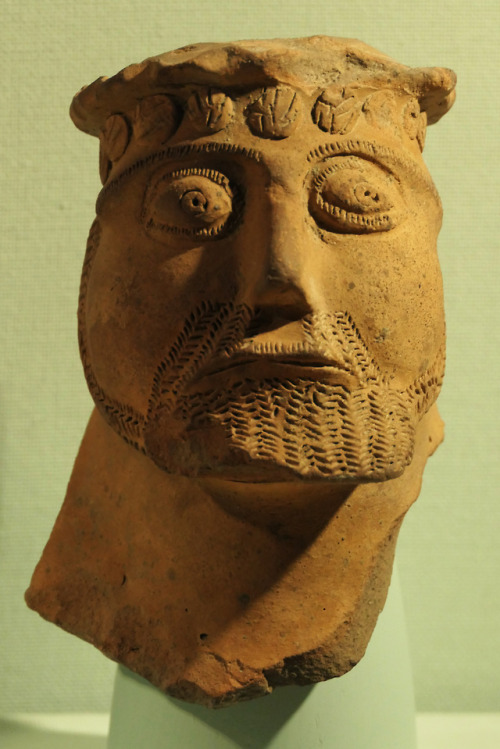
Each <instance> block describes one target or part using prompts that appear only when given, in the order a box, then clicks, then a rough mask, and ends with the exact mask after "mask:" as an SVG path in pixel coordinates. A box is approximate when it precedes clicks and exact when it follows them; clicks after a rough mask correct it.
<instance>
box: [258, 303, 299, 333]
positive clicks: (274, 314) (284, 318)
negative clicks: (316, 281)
mask: <svg viewBox="0 0 500 749" xmlns="http://www.w3.org/2000/svg"><path fill="white" fill-rule="evenodd" d="M310 313H311V309H310V307H309V305H269V306H261V307H255V309H254V313H253V315H252V318H251V320H250V322H249V324H248V326H247V329H246V336H248V337H249V338H253V337H255V336H256V335H259V334H260V333H266V332H267V331H270V330H276V329H277V328H281V327H282V326H283V325H287V324H288V323H290V322H294V321H295V320H302V319H303V318H304V317H305V316H306V315H308V314H310Z"/></svg>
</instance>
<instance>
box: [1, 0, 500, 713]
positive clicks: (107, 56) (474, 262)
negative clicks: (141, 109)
mask: <svg viewBox="0 0 500 749" xmlns="http://www.w3.org/2000/svg"><path fill="white" fill-rule="evenodd" d="M1 16H2V23H1V24H0V40H1V45H0V64H1V71H2V79H3V80H2V91H3V101H2V106H1V108H0V120H1V131H0V132H1V149H2V151H1V164H2V168H1V172H0V179H1V196H2V209H3V210H2V244H3V247H2V253H1V263H2V271H1V275H0V280H1V286H2V289H1V292H0V305H1V307H2V318H1V319H2V323H3V324H2V326H1V329H0V336H1V338H2V343H1V351H2V355H1V358H0V373H1V382H2V388H1V391H0V399H1V400H0V403H1V406H0V409H1V424H0V460H1V475H0V487H1V496H0V588H1V591H2V593H1V598H0V600H1V607H0V632H1V638H0V712H2V713H5V712H9V711H51V712H56V711H97V710H108V709H109V705H110V698H111V691H112V682H113V674H114V669H115V667H114V665H113V664H112V663H111V662H110V661H107V660H106V659H105V658H104V657H103V656H101V655H100V654H99V653H98V652H97V651H95V650H94V649H93V648H92V647H91V646H89V645H86V644H84V643H83V642H80V641H79V640H77V639H76V638H74V637H71V636H69V635H68V634H66V633H64V632H63V631H60V630H58V629H57V628H56V627H54V626H53V625H49V624H47V623H45V622H44V621H43V620H42V619H41V618H40V617H38V616H37V615H36V614H34V613H33V612H32V611H29V610H28V609H27V608H26V607H25V604H24V601H23V592H24V590H25V588H26V587H27V585H28V582H29V579H30V575H31V572H32V569H33V567H34V565H35V563H36V562H37V561H38V558H39V556H40V553H41V550H42V548H43V545H44V543H45V541H46V540H47V538H48V534H49V532H50V530H51V527H52V525H53V522H54V519H55V517H56V514H57V512H58V509H59V506H60V504H61V502H62V499H63V497H64V493H65V487H66V483H67V480H68V478H69V474H70V471H71V467H72V463H73V460H74V457H75V455H76V452H77V449H78V444H79V441H80V439H81V436H82V434H83V430H84V428H85V424H86V421H87V418H88V415H89V413H90V410H91V406H92V403H91V399H90V396H89V394H88V392H87V389H86V385H85V381H84V378H83V373H82V371H81V366H80V361H79V355H78V348H77V340H76V302H77V295H78V284H79V275H80V268H81V263H82V259H83V251H84V248H85V241H86V236H87V232H88V228H89V226H90V224H91V221H92V218H93V212H94V201H95V198H96V195H97V192H98V189H99V185H100V182H99V177H98V160H97V141H96V140H95V139H92V138H90V137H89V136H86V135H83V134H82V133H80V132H79V131H77V130H76V129H75V128H74V126H73V125H72V123H71V121H70V120H69V117H68V107H69V103H70V101H71V98H72V96H73V94H74V93H75V92H76V91H77V90H78V89H79V88H80V87H81V86H82V85H84V84H86V83H90V82H91V81H93V80H94V79H95V78H97V77H98V76H100V75H103V74H108V75H111V74H113V73H115V72H117V71H118V70H119V69H120V68H122V67H124V66H125V65H127V64H129V63H131V62H136V61H140V60H142V59H143V58H145V57H147V56H150V55H152V54H157V53H161V52H163V51H166V50H169V49H172V48H175V47H178V46H182V45H185V44H188V43H191V42H197V41H222V40H231V39H241V38H253V37H263V38H264V37H278V36H309V35H313V34H319V33H322V34H328V35H332V36H345V37H356V38H360V39H362V40H363V41H365V42H367V43H368V44H370V45H372V46H374V47H376V48H379V49H380V50H382V51H383V52H386V53H387V54H389V55H391V56H392V57H394V58H395V59H397V60H398V61H400V62H404V63H407V64H410V65H416V66H431V65H441V66H446V67H451V68H453V69H454V70H455V71H456V72H457V75H458V87H457V101H456V104H455V106H454V108H453V109H452V110H451V112H450V113H449V114H448V115H447V116H446V117H445V118H444V119H443V120H442V121H441V122H439V123H438V124H437V125H436V126H435V127H432V128H430V129H429V131H428V133H427V145H426V148H425V151H424V156H425V159H426V161H427V164H428V166H429V169H430V171H431V173H432V175H433V177H434V180H435V183H436V185H437V187H438V190H439V192H440V194H441V197H442V201H443V206H444V222H443V228H442V233H441V236H440V244H439V251H440V257H441V264H442V269H443V275H444V282H445V294H446V310H447V329H448V357H447V374H446V380H445V385H444V388H443V391H442V394H441V396H440V401H439V403H440V410H441V414H442V416H443V418H444V420H445V422H446V438H445V442H444V444H443V445H442V446H441V447H440V448H439V450H438V452H437V453H436V454H435V456H434V457H433V458H432V459H431V460H430V461H429V463H428V465H427V468H426V472H425V476H424V483H423V489H422V492H421V495H420V498H419V499H418V502H417V503H416V505H415V506H414V507H413V508H412V510H411V511H410V513H409V514H408V516H407V518H406V520H405V522H404V524H403V530H402V532H401V536H400V541H399V547H398V553H397V563H398V567H399V571H400V576H401V581H402V587H403V595H404V603H405V609H406V616H407V622H408V636H409V642H410V649H411V656H412V662H413V668H414V676H415V691H416V698H417V706H418V709H419V710H423V711H441V710H444V711H489V710H498V709H500V704H499V697H498V695H499V694H500V648H499V635H498V633H499V632H500V602H499V584H498V576H499V570H500V544H499V543H498V539H497V536H498V533H499V530H500V503H499V501H498V485H499V483H500V482H499V479H500V475H499V474H500V469H499V465H500V461H499V460H498V417H499V409H498V406H499V390H500V388H499V384H498V375H497V371H498V368H499V364H500V362H499V328H500V326H499V319H498V310H499V302H498V295H497V278H496V276H497V272H498V268H499V251H500V247H499V232H498V228H497V223H498V218H497V215H498V193H497V192H496V190H495V188H496V184H497V181H498V178H497V175H498V169H499V167H500V156H499V150H498V144H497V139H498V136H497V132H498V117H499V111H500V110H499V94H500V88H499V85H498V68H499V64H500V54H499V46H498V28H499V23H500V6H498V4H497V3H496V2H494V0H490V1H489V2H477V3H475V4H472V5H471V4H470V3H467V2H465V0H454V1H453V0H448V2H440V1H439V0H437V1H434V2H433V0H429V1H428V2H412V3H406V2H402V1H401V0H400V2H397V0H379V2H377V3H369V2H366V0H365V2H361V0H350V1H349V2H347V3H342V2H336V1H332V0H316V2H315V3H307V4H306V3H304V2H303V1H302V0H300V1H298V0H289V2H278V1H275V2H273V1H272V0H271V2H270V1H269V0H253V2H239V0H238V1H235V0H232V1H230V0H219V2H218V3H205V4H200V3H188V2H184V3H182V2H172V1H169V0H166V1H164V2H143V3H141V4H139V3H134V2H131V0H120V2H117V1H111V2H106V1H105V0H100V2H97V0H87V1H86V2H75V1H74V0H73V1H71V0H66V1H65V2H62V0H56V1H54V2H51V3H44V2H39V0H38V1H37V0H25V2H23V3H21V2H19V0H4V2H3V4H2V10H1ZM381 678H383V677H381Z"/></svg>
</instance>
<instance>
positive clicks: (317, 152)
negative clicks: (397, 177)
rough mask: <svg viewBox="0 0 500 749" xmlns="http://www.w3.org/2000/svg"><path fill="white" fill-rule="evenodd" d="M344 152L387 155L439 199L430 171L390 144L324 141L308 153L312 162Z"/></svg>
mask: <svg viewBox="0 0 500 749" xmlns="http://www.w3.org/2000/svg"><path fill="white" fill-rule="evenodd" d="M344 153H348V154H359V155H360V156H364V157H365V158H367V159H371V158H373V157H376V158H382V159H383V158H384V156H385V157H387V161H388V162H389V164H390V163H391V162H393V163H394V162H395V163H396V164H397V165H398V166H402V167H403V169H405V170H406V171H407V172H409V173H410V174H411V175H413V176H414V177H416V178H417V179H419V180H421V181H423V182H424V183H425V185H426V187H428V188H430V190H431V192H432V193H433V194H434V196H435V197H436V198H437V199H438V200H439V195H438V192H437V190H436V186H435V185H434V182H433V181H432V178H431V176H430V175H429V173H428V172H427V171H426V170H425V169H423V168H422V167H420V166H419V164H418V163H417V162H416V161H414V160H413V159H412V158H410V157H409V156H406V155H404V154H402V153H398V152H397V151H394V150H393V149H392V148H389V147H388V146H382V145H379V144H378V143H373V142H371V141H368V140H348V141H346V142H345V143H324V144H322V145H320V146H317V147H316V148H312V149H311V150H310V151H309V153H308V154H307V160H308V161H309V162H311V161H315V160H316V159H323V158H325V156H336V155H337V156H340V155H342V154H344Z"/></svg>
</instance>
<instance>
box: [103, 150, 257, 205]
mask: <svg viewBox="0 0 500 749" xmlns="http://www.w3.org/2000/svg"><path fill="white" fill-rule="evenodd" d="M217 152H222V153H235V154H239V155H241V156H245V157H246V158H247V159H252V161H257V162H258V161H260V160H261V158H262V154H261V152H260V151H257V150H255V149H254V148H245V146H239V145H236V144H234V143H219V142H212V143H210V142H209V143H187V144H185V145H179V146H170V147H169V148H164V149H162V150H160V151H155V152H154V153H150V154H149V156H145V157H144V158H143V159H138V161H134V163H133V164H131V166H129V167H127V169H125V170H124V171H123V172H122V173H121V174H119V175H118V176H117V177H115V178H114V179H112V180H111V182H110V183H109V184H108V185H104V187H103V188H102V190H101V191H100V193H99V195H98V197H97V201H96V213H99V211H100V209H101V208H102V204H103V202H104V200H105V199H106V198H107V196H108V195H109V193H110V192H114V190H116V189H117V188H118V187H119V186H120V185H121V184H122V182H124V181H125V180H126V179H127V178H128V177H130V176H131V175H132V174H135V172H138V171H139V170H140V169H142V168H143V167H145V166H150V165H151V164H157V163H159V162H161V161H164V160H166V159H174V158H180V157H182V156H189V155H190V154H192V153H217Z"/></svg>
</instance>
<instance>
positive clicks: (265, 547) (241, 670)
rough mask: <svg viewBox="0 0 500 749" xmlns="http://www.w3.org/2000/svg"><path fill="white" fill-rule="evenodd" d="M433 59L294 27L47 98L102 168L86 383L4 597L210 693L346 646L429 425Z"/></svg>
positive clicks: (152, 62)
mask: <svg viewBox="0 0 500 749" xmlns="http://www.w3.org/2000/svg"><path fill="white" fill-rule="evenodd" d="M454 84H455V77H454V75H453V73H452V72H451V71H449V70H446V69H442V68H419V69H411V68H408V67H405V66H403V65H400V64H398V63H396V62H394V61H393V60H391V59H390V58H389V57H386V56H385V55H383V54H381V53H379V52H377V51H376V50H374V49H372V48H370V47H367V46H366V45H364V44H362V43H361V42H358V41H354V40H345V39H332V38H327V37H312V38H309V39H296V40H271V41H253V42H239V43H235V44H206V45H205V44H200V45H194V46H190V47H185V48H183V49H180V50H176V51H174V52H169V53H167V54H165V55H161V56H160V57H156V58H150V59H148V60H146V61H145V62H143V63H141V64H139V65H132V66H130V67H128V68H126V69H125V70H123V71H122V72H121V73H119V74H118V75H116V76H114V77H113V78H110V79H106V78H101V79H99V80H97V81H96V82H95V83H93V84H91V85H90V86H88V87H87V88H84V89H83V90H82V91H81V92H80V93H79V94H77V96H76V97H75V99H74V101H73V104H72V108H71V115H72V117H73V120H74V122H75V124H76V125H77V126H78V127H79V128H81V129H82V130H84V131H86V132H88V133H91V134H93V135H96V136H98V137H99V140H100V148H101V152H100V171H101V177H102V180H103V183H104V187H103V189H102V191H101V193H100V195H99V199H98V202H97V218H96V221H95V223H94V225H93V227H92V229H91V232H90V236H89V241H88V246H87V254H86V257H85V262H84V268H83V275H82V285H81V294H80V305H79V339H80V348H81V354H82V360H83V366H84V370H85V375H86V378H87V382H88V384H89V388H90V391H91V393H92V396H93V398H94V400H95V403H96V407H97V408H96V411H95V412H94V414H93V416H92V418H91V420H90V423H89V427H88V430H87V432H86V434H85V437H84V440H83V443H82V446H81V449H80V452H79V455H78V458H77V461H76V464H75V468H74V471H73V475H72V478H71V481H70V484H69V488H68V493H67V496H66V500H65V503H64V505H63V508H62V510H61V513H60V515H59V518H58V520H57V522H56V525H55V528H54V530H53V533H52V535H51V538H50V540H49V542H48V544H47V547H46V549H45V551H44V553H43V556H42V559H41V561H40V563H39V565H38V567H37V568H36V570H35V573H34V576H33V580H32V583H31V587H30V588H29V590H28V592H27V601H28V604H29V605H30V606H31V607H32V608H34V609H36V610H37V611H38V612H39V613H40V614H41V615H42V616H44V617H46V618H47V619H49V620H50V621H53V622H55V623H56V624H59V625H60V626H61V627H64V628H65V629H67V630H68V631H70V632H72V633H74V634H76V635H78V636H79V637H82V638H83V639H85V640H88V641H89V642H91V643H93V644H94V645H96V647H98V648H99V649H100V650H102V651H103V652H104V653H105V654H106V655H108V656H109V657H111V658H113V659H115V660H117V661H119V662H121V663H124V664H125V665H127V666H128V667H129V668H131V669H132V670H134V671H136V672H137V673H139V674H141V675H142V676H144V677H146V678H147V679H149V680H150V681H151V682H152V683H153V684H155V685H156V686H158V687H159V688H160V689H162V690H164V691H166V692H168V693H169V694H172V695H175V696H176V697H180V698H183V699H185V700H189V701H194V702H200V703H203V704H205V705H209V706H212V707H213V706H220V705H227V704H230V703H232V702H236V701H239V700H243V699H249V698H252V697H257V696H259V695H263V694H266V693H268V692H270V691H271V690H272V689H273V687H275V686H279V685H283V684H291V683H295V684H307V683H311V682H316V681H321V680H324V679H328V678H331V677H333V676H339V675H341V674H343V673H345V672H346V671H348V670H349V669H350V668H352V667H353V666H354V665H355V664H356V663H357V662H358V661H359V659H360V658H361V657H362V655H363V653H364V651H365V648H366V645H367V643H368V640H369V638H370V635H371V632H372V630H373V627H374V626H375V622H376V619H377V616H378V614H379V613H380V611H381V609H382V607H383V604H384V600H385V597H386V593H387V588H388V584H389V580H390V575H391V567H392V559H393V553H394V545H395V542H396V537H397V533H398V530H399V527H400V524H401V521H402V519H403V517H404V515H405V513H406V511H407V510H408V508H409V506H410V505H411V504H412V502H413V501H414V500H415V499H416V497H417V495H418V492H419V487H420V481H421V476H422V471H423V468H424V465H425V462H426V459H427V457H428V456H429V454H431V453H432V451H433V450H434V449H435V447H436V445H437V444H438V443H439V442H440V441H441V439H442V423H441V421H440V418H439V416H438V413H437V410H436V406H435V405H434V404H435V400H436V398H437V395H438V392H439V388H440V385H441V380H442V375H443V368H444V344H445V336H444V316H443V304H442V287H441V277H440V270H439V264H438V259H437V254H436V238H437V234H438V231H439V227H440V222H441V205H440V201H439V197H438V195H437V193H436V190H435V188H434V186H433V183H432V180H431V178H430V176H429V174H428V172H427V169H426V167H425V165H424V162H423V160H422V156H421V151H422V148H423V145H424V138H425V131H426V126H427V125H428V124H432V123H433V122H435V121H436V120H437V119H439V117H440V116H441V115H442V114H444V113H445V112H446V111H447V109H448V108H449V107H450V106H451V104H452V102H453V96H454V93H453V90H454Z"/></svg>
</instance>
